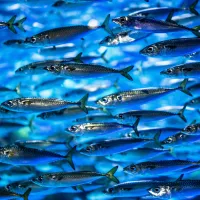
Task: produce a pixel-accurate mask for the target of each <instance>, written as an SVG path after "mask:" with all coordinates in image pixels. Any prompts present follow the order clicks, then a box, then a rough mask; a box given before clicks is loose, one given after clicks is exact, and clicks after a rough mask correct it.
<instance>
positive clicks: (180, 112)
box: [178, 104, 187, 122]
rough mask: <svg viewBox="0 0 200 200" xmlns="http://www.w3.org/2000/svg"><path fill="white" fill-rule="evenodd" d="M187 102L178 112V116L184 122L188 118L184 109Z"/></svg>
mask: <svg viewBox="0 0 200 200" xmlns="http://www.w3.org/2000/svg"><path fill="white" fill-rule="evenodd" d="M186 106H187V104H185V105H184V106H183V108H182V109H181V110H180V111H179V112H178V116H179V117H180V118H181V119H182V120H183V121H184V122H187V119H186V118H185V116H184V111H185V108H186Z"/></svg>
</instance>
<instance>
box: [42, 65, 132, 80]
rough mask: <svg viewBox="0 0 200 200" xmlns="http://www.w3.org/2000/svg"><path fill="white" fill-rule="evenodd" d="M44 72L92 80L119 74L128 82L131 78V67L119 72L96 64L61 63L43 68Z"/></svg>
mask: <svg viewBox="0 0 200 200" xmlns="http://www.w3.org/2000/svg"><path fill="white" fill-rule="evenodd" d="M43 69H44V70H46V72H48V73H50V74H53V75H56V76H61V77H72V78H94V77H103V76H105V75H108V74H121V75H122V76H124V77H125V78H127V79H128V80H131V81H132V80H133V78H132V77H131V76H130V75H129V74H128V72H130V71H131V70H132V69H133V66H129V67H126V68H124V69H121V70H117V69H111V68H108V67H104V66H102V65H97V64H84V63H61V64H55V65H51V66H46V67H44V68H43Z"/></svg>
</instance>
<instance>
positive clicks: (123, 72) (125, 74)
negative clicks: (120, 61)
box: [119, 66, 134, 81]
mask: <svg viewBox="0 0 200 200" xmlns="http://www.w3.org/2000/svg"><path fill="white" fill-rule="evenodd" d="M133 67H134V66H129V67H126V68H124V69H122V70H120V71H119V72H120V74H121V75H122V76H124V77H126V78H127V79H128V80H130V81H132V80H133V78H132V77H131V76H130V75H129V74H128V72H130V71H131V70H132V69H133Z"/></svg>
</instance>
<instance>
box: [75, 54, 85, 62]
mask: <svg viewBox="0 0 200 200" xmlns="http://www.w3.org/2000/svg"><path fill="white" fill-rule="evenodd" d="M82 54H83V53H82V52H80V53H79V54H78V55H76V57H74V58H73V61H74V62H77V63H83V61H82V60H81V56H82Z"/></svg>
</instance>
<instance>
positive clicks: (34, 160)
mask: <svg viewBox="0 0 200 200" xmlns="http://www.w3.org/2000/svg"><path fill="white" fill-rule="evenodd" d="M73 151H74V148H73V149H71V150H70V151H69V152H68V153H67V155H66V156H62V155H60V154H56V153H53V152H50V151H45V150H38V149H33V148H27V147H24V146H21V145H8V146H5V147H0V161H1V162H3V163H7V164H11V165H38V164H42V163H50V162H54V161H57V160H64V159H66V161H67V162H68V163H69V164H70V166H71V167H72V168H73V169H75V167H74V164H73V161H72V153H73Z"/></svg>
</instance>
